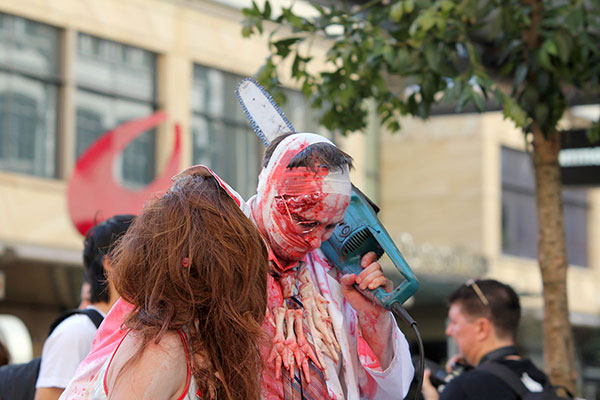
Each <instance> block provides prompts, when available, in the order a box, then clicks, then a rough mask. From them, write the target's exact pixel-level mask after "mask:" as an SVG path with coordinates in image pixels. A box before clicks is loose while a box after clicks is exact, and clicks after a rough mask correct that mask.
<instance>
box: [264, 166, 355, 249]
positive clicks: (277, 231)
mask: <svg viewBox="0 0 600 400" xmlns="http://www.w3.org/2000/svg"><path fill="white" fill-rule="evenodd" d="M327 175H328V170H327V169H326V168H320V169H319V170H318V171H317V172H315V171H312V170H311V169H309V168H303V167H300V168H294V169H292V170H289V169H284V170H279V171H275V172H274V174H273V182H274V184H273V185H272V186H271V187H270V188H269V196H270V197H271V199H272V200H273V201H272V209H271V210H269V213H268V215H269V217H270V218H269V219H270V226H267V227H266V230H267V232H268V236H269V242H270V244H271V247H272V248H273V251H274V252H275V253H276V254H277V255H278V256H279V257H281V258H283V259H286V260H300V259H302V258H304V256H305V255H306V254H307V253H308V252H309V251H312V250H314V249H317V248H319V247H320V246H321V243H322V242H323V241H324V240H327V239H328V238H329V236H331V234H332V233H333V228H335V226H336V224H338V223H340V222H342V221H343V216H344V212H345V210H346V208H347V207H348V203H349V200H350V198H349V196H348V195H347V194H339V193H326V192H324V190H323V185H324V183H325V180H326V179H327Z"/></svg>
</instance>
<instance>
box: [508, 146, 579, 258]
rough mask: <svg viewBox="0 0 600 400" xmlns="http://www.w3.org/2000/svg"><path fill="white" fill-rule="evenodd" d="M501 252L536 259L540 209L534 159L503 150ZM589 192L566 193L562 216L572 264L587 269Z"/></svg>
mask: <svg viewBox="0 0 600 400" xmlns="http://www.w3.org/2000/svg"><path fill="white" fill-rule="evenodd" d="M501 157H502V167H501V173H502V252H503V253H505V254H510V255H514V256H519V257H527V258H537V240H538V225H537V209H536V199H535V176H534V170H533V164H532V161H531V157H530V156H529V155H528V154H527V153H525V152H523V151H518V150H514V149H509V148H507V147H503V148H502V156H501ZM587 211H588V201H587V191H586V190H582V189H563V212H564V219H565V233H566V241H567V257H568V258H569V264H572V265H578V266H587V265H588V259H587V253H588V240H587Z"/></svg>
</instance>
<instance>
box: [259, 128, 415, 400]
mask: <svg viewBox="0 0 600 400" xmlns="http://www.w3.org/2000/svg"><path fill="white" fill-rule="evenodd" d="M318 143H326V144H328V145H330V146H334V145H333V143H331V142H330V141H329V140H327V139H325V138H323V137H321V136H319V135H315V134H294V135H291V136H288V137H286V138H284V139H283V140H281V141H280V142H279V143H278V144H277V147H276V148H275V149H274V150H273V152H272V154H271V156H270V159H269V161H268V164H267V165H266V166H265V167H264V169H263V170H262V172H261V174H260V176H259V183H258V190H257V194H256V195H255V196H254V197H253V198H251V199H250V200H249V205H250V208H251V210H252V216H253V218H254V220H255V222H256V224H257V226H258V227H259V230H260V231H261V232H262V233H263V236H264V237H265V238H266V241H267V243H268V245H269V247H270V254H269V258H270V261H271V274H270V276H269V280H268V283H267V287H268V291H269V292H268V295H269V299H268V309H267V318H266V319H265V322H264V324H263V325H264V329H265V330H266V331H267V332H268V333H269V335H270V336H271V337H272V343H268V344H267V346H265V348H264V349H263V357H264V359H265V361H266V367H265V370H264V371H263V386H262V397H263V398H264V399H267V400H272V399H286V400H287V399H305V398H306V399H317V398H318V399H328V398H330V399H343V398H345V399H362V398H365V399H388V398H389V399H392V398H393V399H396V398H399V397H404V396H405V395H406V393H407V392H408V388H409V385H410V383H411V380H412V376H413V372H414V370H413V366H412V364H411V361H410V353H409V350H408V344H407V342H406V339H405V338H404V336H403V334H402V333H401V332H400V330H399V329H398V328H397V327H396V324H395V321H394V319H393V318H392V315H391V313H389V312H386V311H385V310H383V309H379V308H378V307H377V306H374V305H372V304H371V303H370V302H369V301H368V300H366V299H365V298H363V297H362V295H360V293H359V292H357V291H356V290H354V289H353V287H352V285H353V283H355V282H356V283H359V284H360V285H361V288H363V285H369V287H370V288H371V289H373V288H376V287H378V286H383V285H384V284H387V283H389V281H387V280H386V279H385V277H384V276H383V274H382V273H381V267H380V266H379V264H378V263H377V262H375V257H374V254H369V255H367V256H366V257H365V258H363V262H362V264H363V267H366V269H365V270H364V271H363V273H364V275H363V274H361V275H359V277H356V276H344V277H342V276H341V275H340V274H339V273H338V272H337V270H335V269H333V268H332V267H331V265H330V264H329V263H328V262H327V260H326V259H325V257H324V255H323V253H322V252H321V251H320V250H318V249H319V247H320V245H321V242H322V241H323V240H327V239H328V238H329V236H331V234H332V232H333V230H334V228H335V226H336V225H337V224H338V223H340V222H342V221H343V216H344V212H345V210H346V208H347V206H348V203H349V201H350V191H351V184H350V178H349V170H348V165H346V163H342V164H341V165H323V164H321V163H320V162H318V163H316V164H315V163H314V162H313V161H310V160H319V159H320V156H319V154H317V153H318V150H314V151H311V149H310V148H309V146H312V145H315V144H318ZM305 150H306V152H305V155H306V154H309V155H308V156H307V158H308V159H309V162H308V164H309V165H308V166H298V167H291V168H290V166H293V165H295V160H296V158H297V156H298V155H299V154H300V153H302V152H303V151H305ZM336 150H337V149H336ZM388 289H390V288H389V286H388ZM351 303H352V304H351ZM354 307H357V309H355V308H354ZM377 353H379V354H377Z"/></svg>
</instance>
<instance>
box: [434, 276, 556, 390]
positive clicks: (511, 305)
mask: <svg viewBox="0 0 600 400" xmlns="http://www.w3.org/2000/svg"><path fill="white" fill-rule="evenodd" d="M449 303H450V310H449V311H448V327H447V328H446V335H447V336H450V337H452V338H453V339H454V340H455V342H456V344H457V345H458V349H459V351H460V354H459V356H458V357H455V358H454V359H455V360H458V359H461V360H462V361H464V362H466V363H467V364H468V365H471V366H475V367H479V366H481V365H484V364H485V363H488V362H491V361H494V362H497V363H500V364H502V365H504V366H505V367H507V368H509V369H510V370H512V372H514V373H515V374H516V375H517V376H518V377H520V378H521V382H522V383H523V384H524V385H525V387H526V388H527V389H528V390H529V391H531V392H541V391H542V390H543V389H544V386H545V384H546V383H547V382H548V377H547V376H546V375H545V374H544V373H543V372H542V371H540V370H539V369H537V368H536V367H535V365H533V363H532V362H531V361H529V360H526V359H523V358H521V357H520V356H519V354H518V352H517V349H516V347H515V336H516V333H517V329H518V327H519V319H520V317H521V305H520V304H519V298H518V296H517V294H516V293H515V291H514V290H513V289H512V288H511V287H510V286H508V285H505V284H503V283H500V282H498V281H495V280H491V279H488V280H481V281H469V282H467V283H466V284H464V285H462V286H460V287H459V288H458V289H456V290H455V291H454V293H452V295H451V296H450V298H449ZM429 376H430V372H429V371H426V372H425V379H424V382H423V397H424V398H425V400H438V399H439V400H480V399H486V400H495V399H498V400H513V399H515V400H516V399H519V396H518V395H517V394H516V393H515V392H513V391H512V390H511V389H510V387H509V386H508V385H507V384H506V383H505V382H504V381H503V380H502V379H500V378H499V377H497V376H495V375H493V374H492V373H491V372H489V371H486V370H484V369H483V368H481V367H479V368H474V369H472V370H469V371H467V372H463V373H462V374H460V375H459V376H457V377H456V378H454V379H452V380H451V381H450V382H449V383H448V384H447V385H446V387H445V388H444V390H443V391H442V392H441V394H440V393H438V391H437V390H436V388H435V387H434V386H433V385H432V384H431V381H430V380H429Z"/></svg>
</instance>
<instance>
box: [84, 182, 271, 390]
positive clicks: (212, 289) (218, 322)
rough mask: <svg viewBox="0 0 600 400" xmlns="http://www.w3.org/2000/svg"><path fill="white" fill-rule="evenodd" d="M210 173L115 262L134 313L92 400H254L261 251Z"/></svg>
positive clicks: (161, 207) (142, 219)
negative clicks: (197, 395)
mask: <svg viewBox="0 0 600 400" xmlns="http://www.w3.org/2000/svg"><path fill="white" fill-rule="evenodd" d="M225 190H226V188H224V187H223V186H222V185H221V184H220V183H219V181H217V178H215V177H213V176H212V175H211V174H210V173H206V174H199V173H197V172H196V173H192V174H188V175H183V176H180V177H177V178H176V179H175V182H174V184H173V186H172V187H171V189H170V190H169V191H168V192H167V193H166V194H165V195H164V196H162V197H160V198H157V199H154V200H152V201H149V202H148V203H147V204H146V205H145V207H144V210H143V212H142V214H141V215H140V216H139V217H138V218H137V219H136V221H135V222H134V224H133V225H132V226H131V228H130V229H129V231H128V232H127V234H126V235H125V236H124V237H123V240H122V241H121V243H120V245H119V246H118V247H117V248H116V249H115V251H114V252H113V253H111V255H110V257H111V261H112V262H113V264H114V272H113V274H112V275H111V276H110V279H112V280H113V282H114V284H115V287H116V288H117V290H118V292H119V293H120V294H121V296H122V297H123V299H124V300H126V301H127V302H129V303H131V304H132V305H133V307H134V310H133V312H132V313H131V314H130V315H129V317H128V318H127V319H126V321H125V325H126V326H127V327H128V328H129V332H128V333H127V335H126V336H125V337H124V339H123V340H122V341H121V343H120V344H119V346H118V347H117V348H116V350H115V351H114V352H113V354H112V356H111V357H110V358H109V359H108V360H107V361H106V363H105V364H104V366H103V368H102V369H101V370H100V373H99V374H98V375H97V376H96V378H95V379H94V381H93V382H92V384H91V386H92V387H90V388H89V395H90V396H91V398H94V399H96V398H97V399H101V398H118V399H149V398H153V399H184V398H185V399H188V398H189V399H193V398H197V397H196V394H200V395H201V397H202V398H203V399H212V398H219V399H230V400H234V399H235V400H237V399H258V398H260V372H261V370H262V360H261V356H260V352H259V341H260V338H261V334H262V330H261V323H262V321H263V319H264V315H265V310H266V304H267V303H266V301H267V295H266V281H267V250H266V248H265V245H264V243H263V240H262V238H261V236H260V233H259V232H258V230H257V229H256V227H255V226H254V224H253V223H252V222H251V221H250V220H249V219H248V218H247V217H246V215H244V213H243V212H242V211H241V210H240V208H239V204H236V201H235V200H234V198H232V197H230V195H229V194H228V193H227V192H226V191H225Z"/></svg>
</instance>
